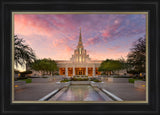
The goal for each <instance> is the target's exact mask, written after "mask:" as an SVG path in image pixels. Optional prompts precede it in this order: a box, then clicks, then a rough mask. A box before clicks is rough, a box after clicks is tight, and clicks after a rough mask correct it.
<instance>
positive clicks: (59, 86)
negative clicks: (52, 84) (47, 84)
mask: <svg viewBox="0 0 160 115" xmlns="http://www.w3.org/2000/svg"><path fill="white" fill-rule="evenodd" d="M56 85H57V87H58V89H61V88H63V87H68V86H69V85H70V82H56Z"/></svg>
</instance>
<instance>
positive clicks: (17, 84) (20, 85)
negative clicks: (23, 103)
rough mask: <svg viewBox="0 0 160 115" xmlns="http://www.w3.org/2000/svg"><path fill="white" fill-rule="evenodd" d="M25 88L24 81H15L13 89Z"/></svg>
mask: <svg viewBox="0 0 160 115" xmlns="http://www.w3.org/2000/svg"><path fill="white" fill-rule="evenodd" d="M25 87H26V81H15V82H14V89H23V88H25Z"/></svg>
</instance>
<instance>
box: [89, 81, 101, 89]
mask: <svg viewBox="0 0 160 115" xmlns="http://www.w3.org/2000/svg"><path fill="white" fill-rule="evenodd" d="M103 83H104V82H94V81H91V86H93V87H98V88H103Z"/></svg>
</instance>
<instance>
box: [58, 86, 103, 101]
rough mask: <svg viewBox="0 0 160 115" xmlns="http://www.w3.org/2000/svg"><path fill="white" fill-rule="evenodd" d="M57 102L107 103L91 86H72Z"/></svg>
mask: <svg viewBox="0 0 160 115" xmlns="http://www.w3.org/2000/svg"><path fill="white" fill-rule="evenodd" d="M57 101H105V99H104V98H103V97H101V95H99V94H98V93H97V92H96V91H95V90H94V89H93V88H92V87H91V86H90V85H71V86H69V88H68V90H66V91H65V92H64V93H63V94H62V95H61V96H60V97H59V98H58V99H57Z"/></svg>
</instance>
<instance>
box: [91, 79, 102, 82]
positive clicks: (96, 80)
mask: <svg viewBox="0 0 160 115" xmlns="http://www.w3.org/2000/svg"><path fill="white" fill-rule="evenodd" d="M93 81H94V82H101V81H100V80H98V79H95V80H93Z"/></svg>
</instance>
